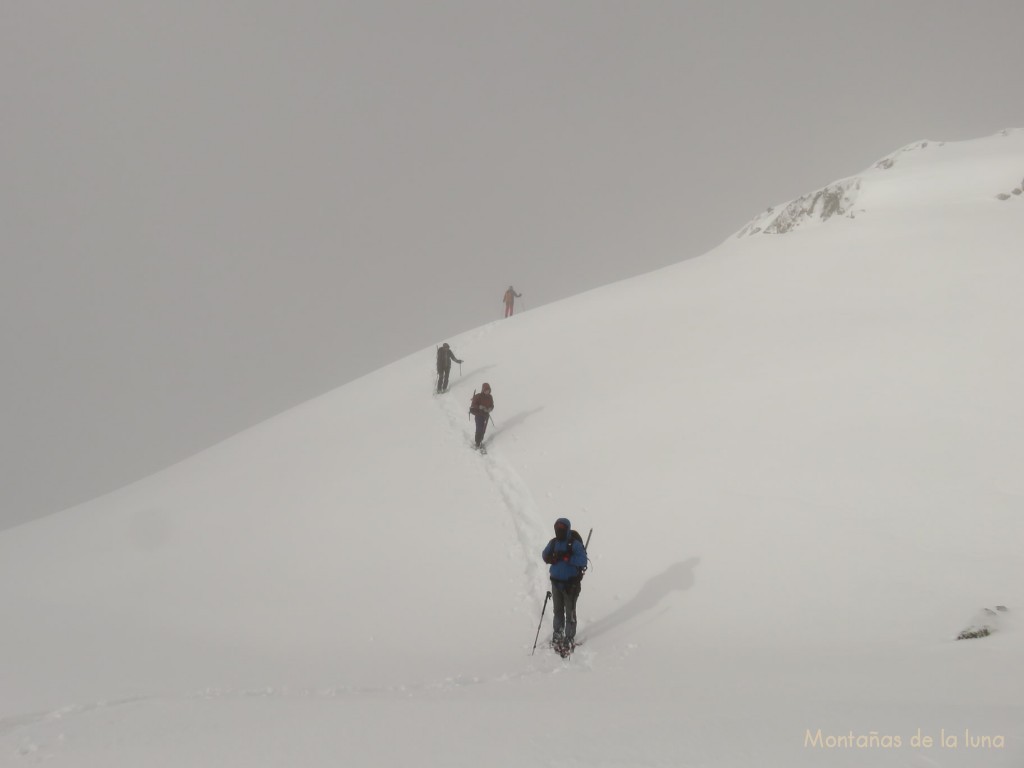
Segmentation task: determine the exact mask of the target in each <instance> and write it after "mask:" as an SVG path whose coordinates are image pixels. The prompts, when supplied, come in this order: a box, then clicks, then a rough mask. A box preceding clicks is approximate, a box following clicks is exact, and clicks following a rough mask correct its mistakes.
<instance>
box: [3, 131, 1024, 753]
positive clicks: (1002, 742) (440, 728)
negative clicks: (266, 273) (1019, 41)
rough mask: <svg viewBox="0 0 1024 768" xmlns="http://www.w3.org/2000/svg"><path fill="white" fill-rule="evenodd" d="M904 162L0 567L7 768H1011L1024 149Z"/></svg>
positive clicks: (92, 520)
mask: <svg viewBox="0 0 1024 768" xmlns="http://www.w3.org/2000/svg"><path fill="white" fill-rule="evenodd" d="M890 157H891V158H892V159H893V162H892V163H882V164H880V166H879V167H873V168H872V169H870V170H868V171H865V172H864V173H862V174H860V175H859V182H860V183H859V188H858V189H857V196H856V200H855V206H854V207H855V209H856V213H855V216H854V217H853V218H850V217H848V216H842V215H840V216H833V217H830V218H829V219H827V220H825V221H819V222H816V223H814V226H801V227H797V228H796V229H794V230H792V231H789V232H788V233H787V234H777V235H768V234H757V235H754V236H750V237H744V238H741V239H736V238H730V239H729V240H728V241H726V242H725V243H724V244H723V245H721V246H720V247H719V248H717V249H715V250H714V251H712V252H710V253H708V254H706V255H704V256H703V257H701V258H698V259H693V260H688V261H684V262H681V263H679V264H678V265H676V266H673V267H670V268H668V269H664V270H661V271H658V272H655V273H651V274H647V275H643V276H641V277H637V278H635V279H632V280H628V281H625V282H622V283H618V284H615V285H610V286H607V287H605V288H602V289H599V290H595V291H591V292H588V293H585V294H582V295H579V296H576V297H574V298H571V299H568V300H565V301H562V302H559V303H557V304H553V305H549V306H546V307H543V308H540V309H536V310H532V311H530V312H526V313H524V314H522V315H517V316H516V317H514V318H512V319H510V320H503V321H499V322H495V323H492V324H490V325H487V326H484V327H482V328H479V329H476V330H473V331H470V332H467V333H465V334H463V335H462V336H459V337H456V338H452V339H447V341H449V342H450V343H451V345H452V348H453V349H454V351H455V353H456V354H457V355H458V356H459V357H460V358H464V360H465V363H464V365H463V366H462V375H461V376H460V374H459V369H458V366H455V367H454V369H453V371H452V386H451V390H450V391H449V392H448V393H447V394H445V395H442V396H434V395H433V394H432V386H433V378H434V372H433V366H434V350H433V349H428V350H424V351H423V352H421V353H419V354H416V355H414V356H411V357H409V358H406V359H404V360H400V361H398V362H396V363H394V364H392V365H390V366H388V367H386V368H383V369H381V370H380V371H377V372H376V373H374V374H372V375H369V376H366V377H364V378H362V379H359V380H357V381H355V382H352V383H350V384H348V385H346V386H343V387H341V388H339V389H337V390H335V391H333V392H331V393H329V394H327V395H324V396H323V397H320V398H317V399H315V400H313V401H310V402H308V403H306V404H305V405H303V406H301V407H298V408H295V409H293V410H291V411H288V412H287V413H284V414H281V415H280V416H278V417H276V418H274V419H271V420H269V421H267V422H265V423H262V424H259V425H258V426H256V427H253V428H252V429H250V430H247V431H246V432H243V433H241V434H239V435H237V436H235V437H233V438H232V439H230V440H227V441H225V442H223V443H221V444H219V445H217V446H215V447H213V448H211V449H209V450H207V451H204V452H202V453H200V454H198V455H196V456H194V457H193V458H191V459H189V460H187V461H185V462H182V463H181V464H178V465H175V466H173V467H170V468H169V469H167V470H165V471H163V472H161V473H159V474H157V475H154V476H152V477H149V478H147V479H145V480H143V481H140V482H138V483H136V484H134V485H131V486H129V487H126V488H124V489H122V490H121V491H118V492H117V493H114V494H111V495H109V496H106V497H103V498H100V499H97V500H95V501H93V502H90V503H88V504H84V505H82V506H79V507H76V508H74V509H70V510H67V511H65V512H63V513H60V514H57V515H53V516H51V517H48V518H45V519H42V520H39V521H37V522H34V523H31V524H29V525H25V526H22V527H19V528H15V529H13V530H9V531H7V532H5V533H3V534H0V616H2V620H3V625H2V631H0V766H21V765H33V764H37V763H38V764H45V765H48V766H76V767H78V766H96V767H97V768H99V767H100V766H102V767H103V768H109V767H110V766H146V767H147V768H152V767H154V766H168V767H171V766H173V767H174V768H181V767H185V766H188V767H190V768H191V767H194V766H239V767H240V768H242V767H244V768H252V767H254V766H473V767H474V768H477V767H478V766H551V767H552V768H554V767H557V768H613V767H614V768H622V767H624V766H645V767H646V766H650V767H654V766H658V767H668V766H673V767H676V766H715V767H732V766H736V767H739V766H743V767H744V768H747V767H748V766H758V767H760V766H763V767H766V768H771V767H777V768H793V767H794V766H912V767H914V768H931V767H932V766H944V767H945V766H971V768H987V767H988V766H1021V765H1022V764H1024V637H1022V633H1021V631H1020V629H1019V623H1018V624H1017V626H1016V627H1015V623H1017V622H1019V619H1020V615H1021V613H1022V612H1024V552H1022V546H1024V472H1022V471H1021V467H1022V466H1024V359H1022V351H1024V322H1022V320H1024V309H1022V306H1024V304H1022V286H1024V195H1020V194H1019V193H1018V194H1013V190H1014V189H1019V188H1020V187H1021V185H1022V183H1024V132H1021V131H1008V132H1005V133H1004V134H997V135H996V136H993V137H990V138H986V139H982V140H978V141H970V142H956V143H953V142H947V143H943V144H939V143H935V142H929V143H928V145H927V146H926V147H923V148H920V147H917V148H913V149H912V151H911V150H910V149H908V150H907V151H904V152H898V153H895V154H894V155H892V156H890ZM883 166H889V167H883ZM999 194H1002V195H1004V197H1005V199H999V198H997V195H999ZM681 215H682V214H681ZM440 341H442V340H438V342H439V343H440ZM485 381H487V382H489V383H490V384H491V386H492V387H493V394H494V399H495V403H496V408H495V411H494V419H495V425H494V426H493V427H491V429H490V431H489V434H488V448H489V454H488V455H486V456H481V455H480V454H478V453H476V452H475V451H473V450H472V449H471V447H470V442H471V435H472V425H471V423H470V421H469V419H468V416H467V408H468V402H469V399H470V396H471V395H472V393H473V391H474V389H479V388H480V386H481V384H483V382H485ZM54 439H59V436H54ZM559 516H566V517H568V518H570V519H571V520H572V522H573V524H574V527H576V528H577V529H578V530H579V531H580V532H581V533H582V534H583V535H584V536H586V535H587V532H588V531H589V530H590V529H591V528H593V538H592V540H591V543H590V556H591V567H590V569H589V572H588V574H587V576H586V579H585V580H584V585H583V593H582V596H581V598H580V604H579V618H580V629H579V637H581V638H583V639H584V640H585V641H586V642H585V645H583V646H582V647H581V648H579V649H578V650H577V652H576V654H575V655H574V656H573V657H572V658H571V659H570V660H568V661H563V660H562V659H560V658H558V657H557V656H555V655H554V654H553V653H552V652H551V651H550V650H549V649H548V648H547V647H546V645H545V639H546V638H547V637H549V636H550V621H551V611H550V606H548V612H547V614H546V616H545V617H544V626H543V629H542V631H541V642H540V644H539V646H538V649H537V653H536V655H535V656H531V654H530V650H531V647H532V645H533V640H534V635H535V632H536V629H537V623H538V621H539V619H540V610H541V605H542V604H543V600H544V594H545V591H546V589H547V588H548V584H547V581H546V573H547V572H546V566H544V565H543V564H542V563H541V561H540V551H541V549H542V548H543V547H544V545H545V543H546V542H547V540H548V539H549V538H550V536H551V535H552V523H553V522H554V520H555V518H557V517H559ZM997 604H998V605H1005V606H1007V607H1008V608H1009V612H1006V613H1000V615H999V617H998V619H999V626H998V627H997V629H996V631H995V632H994V633H993V634H992V635H990V636H988V637H985V638H981V639H976V640H966V641H959V642H958V641H956V640H955V639H954V638H955V637H956V635H957V633H958V632H959V631H960V630H961V629H963V628H964V627H966V626H968V625H970V624H972V623H976V622H978V621H979V618H978V612H979V611H980V610H981V609H983V608H985V607H990V608H991V607H994V606H995V605H997ZM982 620H983V619H982ZM929 739H930V741H928V740H929Z"/></svg>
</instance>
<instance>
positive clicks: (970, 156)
mask: <svg viewBox="0 0 1024 768" xmlns="http://www.w3.org/2000/svg"><path fill="white" fill-rule="evenodd" d="M1022 143H1024V130H1022V129H1019V128H1017V129H1007V130H1003V131H1000V132H999V133H998V134H996V135H995V136H992V137H990V138H987V139H979V140H975V141H964V142H944V141H940V142H935V141H917V142H914V143H913V144H908V145H907V146H905V147H903V148H902V149H898V150H896V151H895V152H893V153H892V154H889V155H886V156H885V157H883V158H882V159H881V160H879V161H878V162H877V163H875V164H874V165H872V166H871V167H870V168H868V169H867V170H865V171H863V172H862V173H860V174H857V175H856V176H851V177H849V178H846V179H840V180H839V181H835V182H833V183H831V184H829V185H828V186H825V187H822V188H821V189H818V190H815V191H814V192H812V193H810V194H808V195H804V196H803V197H799V198H797V199H796V200H792V201H790V202H788V203H784V204H781V205H775V206H772V207H770V208H768V209H767V210H766V211H765V212H764V213H762V214H760V215H759V216H756V217H755V218H754V219H752V220H751V221H750V222H749V223H748V224H747V225H746V226H745V227H743V228H742V229H741V230H740V231H739V232H737V233H736V235H735V236H736V237H749V236H752V235H760V234H763V235H782V234H786V233H788V232H794V231H796V230H799V229H802V228H804V227H808V226H816V225H819V224H822V223H824V222H826V221H828V220H829V219H831V218H833V217H845V218H849V219H854V218H856V217H857V216H859V215H862V214H870V213H871V212H872V211H874V210H876V209H877V208H881V207H900V206H917V205H921V204H924V203H942V204H949V203H955V202H956V201H957V200H958V199H966V198H971V197H974V196H977V195H983V196H987V197H990V198H992V199H995V200H1000V201H1005V200H1010V199H1012V198H1013V197H1015V196H1016V197H1019V196H1020V195H1021V192H1022V188H1024V164H1022V163H1020V162H1019V160H1018V159H1017V158H1019V156H1020V152H1021V144H1022ZM982 158H989V159H990V160H991V162H982Z"/></svg>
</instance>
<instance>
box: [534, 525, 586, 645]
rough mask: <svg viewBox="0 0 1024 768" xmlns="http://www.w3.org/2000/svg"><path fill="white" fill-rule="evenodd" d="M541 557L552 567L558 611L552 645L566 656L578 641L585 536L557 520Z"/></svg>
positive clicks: (552, 604)
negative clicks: (577, 618) (577, 631)
mask: <svg viewBox="0 0 1024 768" xmlns="http://www.w3.org/2000/svg"><path fill="white" fill-rule="evenodd" d="M541 557H542V558H543V559H544V562H545V563H548V564H549V565H550V566H551V568H550V569H549V573H550V575H551V606H552V607H553V608H554V611H555V621H554V626H553V629H554V632H553V634H552V635H551V645H552V646H553V647H554V648H555V650H557V651H559V652H560V653H563V654H564V653H565V652H567V651H569V650H571V649H572V647H573V644H574V642H573V641H574V640H575V638H576V600H577V599H578V598H579V596H580V589H581V588H582V582H583V574H584V573H586V571H587V550H586V549H585V547H584V544H583V537H582V536H580V535H579V534H578V533H577V532H576V531H574V530H573V529H572V524H571V523H570V522H569V520H568V519H567V518H564V517H560V518H558V519H557V520H555V538H553V539H552V540H551V541H549V542H548V545H547V546H546V547H544V552H543V554H542V555H541Z"/></svg>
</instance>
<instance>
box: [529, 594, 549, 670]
mask: <svg viewBox="0 0 1024 768" xmlns="http://www.w3.org/2000/svg"><path fill="white" fill-rule="evenodd" d="M550 599H551V590H550V589H549V590H548V593H547V594H546V595H544V607H543V608H541V609H540V621H539V622H537V636H536V637H535V638H533V650H532V651H530V655H531V656H533V654H535V653H536V652H537V641H538V640H540V628H541V625H542V624H543V623H544V611H546V610H547V609H548V600H550Z"/></svg>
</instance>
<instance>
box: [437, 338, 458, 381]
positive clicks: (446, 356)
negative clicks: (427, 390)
mask: <svg viewBox="0 0 1024 768" xmlns="http://www.w3.org/2000/svg"><path fill="white" fill-rule="evenodd" d="M453 360H454V361H455V362H456V363H458V364H459V365H462V361H461V360H459V358H457V357H456V356H455V353H454V352H452V350H451V348H450V347H449V346H448V342H447V341H446V342H445V343H444V344H442V345H441V346H440V347H438V348H437V391H438V392H447V391H448V373H449V372H450V371H451V369H452V361H453Z"/></svg>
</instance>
